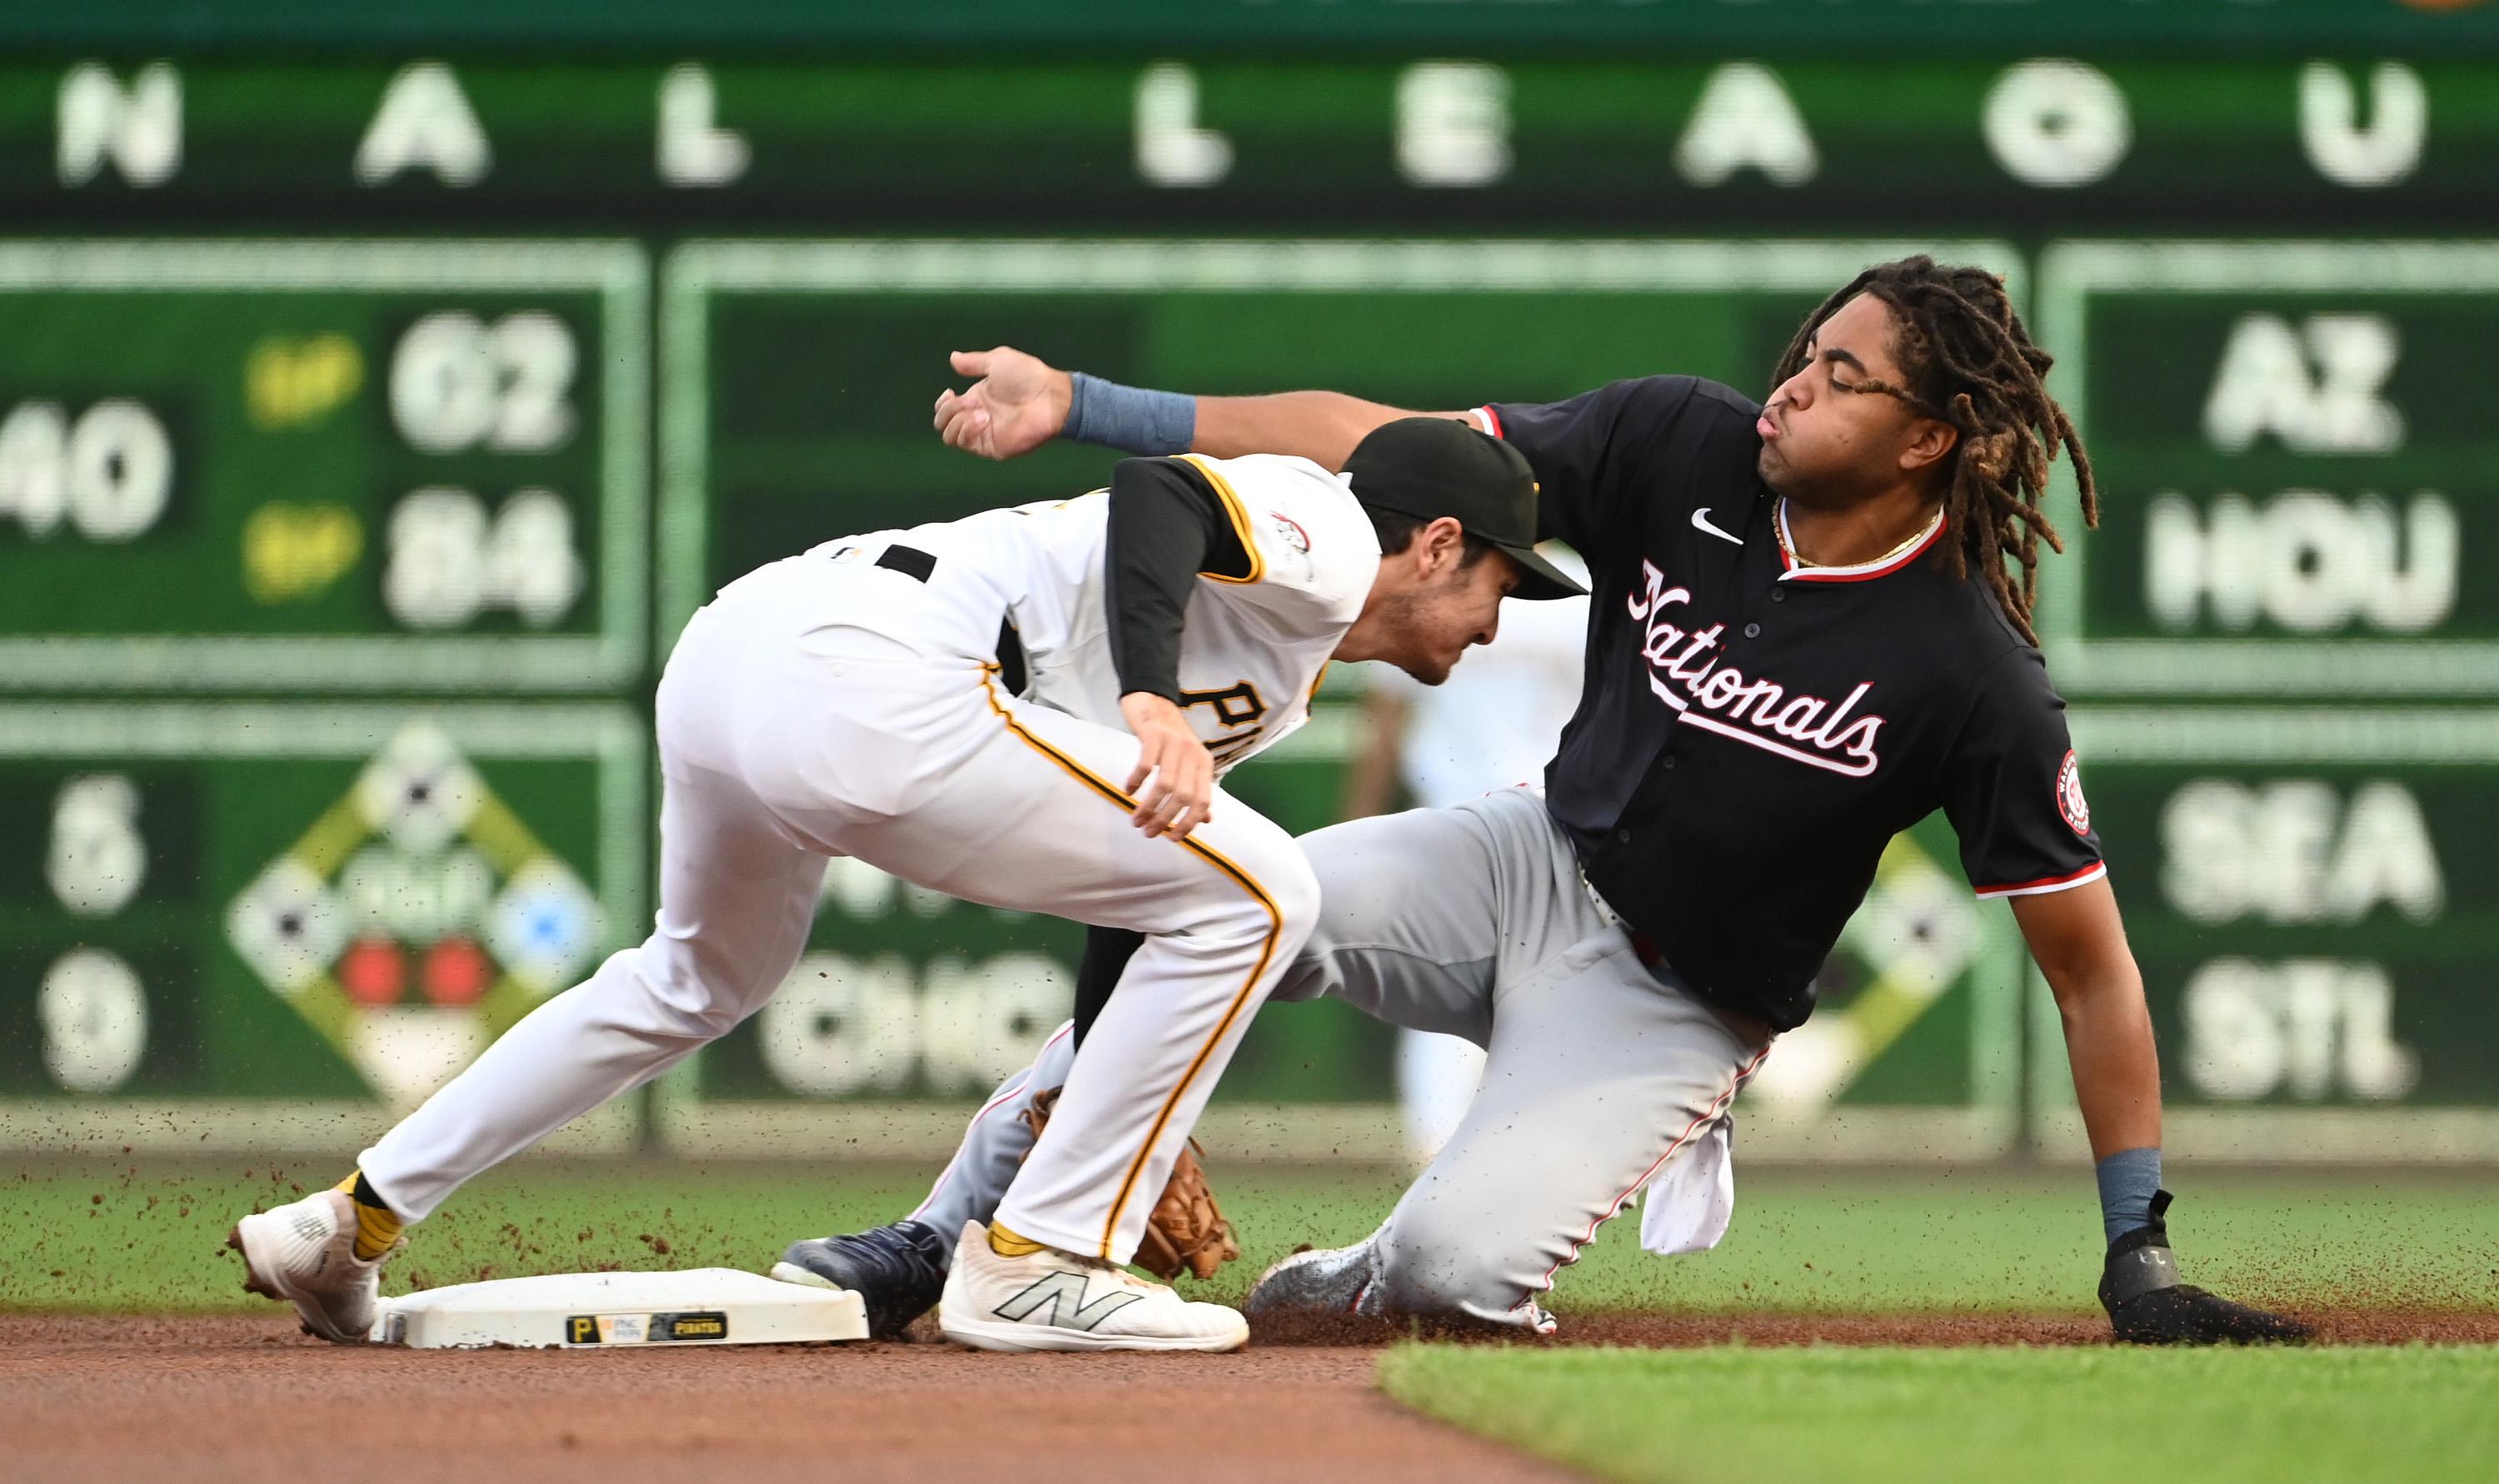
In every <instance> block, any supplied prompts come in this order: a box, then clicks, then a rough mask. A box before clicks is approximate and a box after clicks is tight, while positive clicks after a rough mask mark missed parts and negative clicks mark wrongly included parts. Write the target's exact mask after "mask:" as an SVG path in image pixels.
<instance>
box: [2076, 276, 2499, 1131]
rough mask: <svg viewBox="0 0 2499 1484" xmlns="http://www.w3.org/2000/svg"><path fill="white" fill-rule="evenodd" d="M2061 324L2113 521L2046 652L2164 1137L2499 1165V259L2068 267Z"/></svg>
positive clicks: (2107, 516) (2087, 555) (2088, 552)
mask: <svg viewBox="0 0 2499 1484" xmlns="http://www.w3.org/2000/svg"><path fill="white" fill-rule="evenodd" d="M2037 319H2038V323H2039V326H2040V330H2041V334H2042V335H2043V337H2044V338H2045V339H2046V342H2047V343H2048V344H2049V345H2050V346H2051V347H2053V348H2054V349H2055V350H2056V351H2057V352H2058V358H2059V367H2058V376H2059V378H2060V379H2061V381H2062V386H2061V395H2062V397H2063V398H2064V401H2065V404H2066V407H2067V409H2068V410H2069V411H2070V412H2072V414H2073V415H2074V417H2075V420H2076V423H2077V424H2078V426H2079V427H2080V429H2081V431H2082V434H2083V436H2084V437H2085V438H2086V439H2087V440H2088V443H2089V446H2090V449H2091V452H2092V457H2093V468H2094V470H2095V472H2096V475H2097V481H2098V485H2099V494H2100V507H2101V529H2100V530H2099V531H2097V532H2092V533H2090V534H2084V535H2080V536H2079V537H2078V538H2077V539H2076V540H2075V541H2074V542H2073V548H2074V549H2073V550H2072V552H2071V553H2070V554H2069V555H2067V556H2066V557H2064V558H2063V559H2061V560H2053V561H2051V562H2050V563H2049V565H2048V572H2047V575H2046V577H2045V579H2044V580H2043V583H2042V604H2041V620H2042V623H2041V628H2042V630H2043V632H2044V633H2045V634H2046V635H2047V637H2048V641H2049V662H2050V667H2051V669H2052V671H2053V673H2054V674H2055V675H2056V676H2057V678H2058V680H2059V683H2060V684H2061V686H2062V687H2063V688H2064V690H2065V691H2066V693H2067V694H2069V695H2073V696H2075V697H2077V699H2078V701H2079V702H2081V710H2080V711H2079V712H2078V714H2077V717H2076V728H2075V734H2076V748H2077V751H2078V752H2079V754H2080V755H2081V758H2082V767H2083V777H2084V779H2085V782H2086V786H2087V790H2088V792H2089V796H2090V797H2091V798H2092V800H2093V802H2094V805H2095V808H2096V825H2097V828H2098V830H2099V834H2100V838H2101V840H2102V841H2103V843H2104V844H2105V845H2106V848H2107V851H2108V856H2109V862H2110V881H2111V883H2112V884H2113V886H2114V888H2115V890H2116V892H2117V895H2118V900H2119V902H2120V904H2121V905H2122V906H2123V907H2124V909H2125V911H2126V923H2127V927H2128V930H2129V933H2130V935H2131V937H2132V939H2133V942H2134V945H2135V949H2136V952H2137V955H2138V957H2139V958H2140V960H2141V962H2142V967H2143V971H2144V978H2145V987H2146V990H2147V992H2148V993H2149V995H2150V997H2151V1003H2152V1010H2153V1016H2154V1020H2155V1023H2156V1025H2157V1026H2158V1029H2159V1031H2160V1036H2161V1045H2162V1048H2163V1062H2164V1066H2163V1072H2164V1076H2165V1079H2166V1082H2167V1087H2168V1094H2169V1097H2170V1099H2171V1101H2172V1103H2173V1105H2174V1106H2175V1107H2176V1109H2177V1110H2178V1111H2177V1112H2176V1113H2174V1114H2173V1115H2172V1118H2171V1121H2170V1141H2171V1143H2172V1144H2173V1145H2176V1146H2178V1147H2181V1148H2187V1149H2192V1150H2200V1151H2206V1152H2220V1153H2224V1154H2230V1155H2238V1156H2244V1157H2251V1158H2285V1157H2314V1158H2354V1159H2358V1158H2379V1157H2391V1156H2393V1155H2394V1154H2396V1153H2398V1152H2401V1153H2404V1154H2407V1155H2408V1156H2410V1157H2419V1158H2433V1157H2436V1158H2456V1157H2473V1158H2483V1159H2487V1158H2491V1157H2494V1156H2499V1114H2494V1113H2492V1112H2491V1107H2492V1104H2493V1103H2494V1101H2499V1097H2494V1080H2493V1074H2492V1068H2493V1067H2494V1066H2499V1014H2495V1013H2494V1010H2493V1008H2492V1004H2491V1002H2490V1001H2489V999H2488V997H2487V995H2486V994H2485V992H2484V990H2485V987H2486V986H2485V984H2484V981H2485V980H2486V978H2487V969H2488V966H2489V964H2490V963H2491V962H2492V955H2493V952H2494V951H2499V934H2494V924H2499V917H2494V909H2495V908H2499V852H2494V851H2493V850H2492V849H2491V847H2490V843H2489V841H2488V840H2487V839H2486V838H2485V835H2486V832H2487V831H2486V826H2487V823H2488V822H2489V821H2490V820H2491V819H2493V818H2494V817H2499V807H2494V806H2499V767H2494V764H2499V752H2494V751H2493V739H2494V738H2499V708H2493V709H2456V706H2457V703H2459V702H2475V701H2478V702H2480V703H2482V705H2483V706H2484V707H2487V706H2488V705H2489V703H2490V702H2491V701H2492V700H2493V699H2494V698H2499V590H2494V589H2493V587H2492V586H2491V585H2490V584H2489V583H2487V582H2479V581H2476V580H2475V579H2474V578H2473V576H2472V573H2473V572H2474V571H2476V570H2478V569H2479V568H2480V566H2481V565H2483V564H2485V563H2487V562H2488V561H2489V560H2490V559H2491V557H2492V556H2493V554H2494V553H2499V428H2494V426H2493V424H2492V422H2491V419H2490V417H2489V415H2488V408H2487V405H2486V399H2483V398H2480V397H2477V396H2476V395H2475V393H2474V392H2473V391H2472V388H2474V387H2476V386H2478V385H2479V384H2480V382H2481V380H2482V371H2481V362H2482V360H2483V355H2484V347H2485V345H2486V344H2487V343H2488V342H2489V341H2490V339H2491V338H2492V336H2493V334H2494V332H2499V244H2494V243H2483V242H2370V243H2356V242H2067V243H2058V244H2053V245H2051V246H2050V247H2049V248H2048V249H2047V250H2046V251H2045V252H2043V253H2042V254H2041V255H2040V259H2039V291H2038V314H2037ZM2070 489H2071V487H2070V484H2068V485H2067V486H2066V499H2065V500H2064V503H2063V506H2062V508H2061V510H2060V511H2059V512H2058V516H2057V518H2058V521H2059V524H2060V526H2061V528H2062V529H2063V530H2065V531H2066V532H2068V533H2069V534H2070V533H2073V532H2077V530H2078V528H2079V525H2080V520H2079V513H2078V512H2077V511H2076V510H2075V509H2074V507H2073V504H2072V501H2071V493H2070ZM2156 701H2157V702H2158V703H2159V706H2158V707H2156V706H2154V705H2152V704H2150V703H2152V702H2156ZM2249 702H2263V703H2265V704H2262V705H2251V704H2248V703H2249ZM2121 703H2125V704H2121ZM2032 1046H2033V1048H2034V1050H2035V1052H2036V1054H2035V1055H2034V1057H2033V1060H2032V1063H2031V1066H2032V1072H2033V1076H2034V1081H2035V1083H2036V1085H2037V1086H2038V1088H2039V1089H2040V1096H2041V1097H2042V1099H2043V1100H2044V1102H2043V1106H2044V1107H2046V1108H2048V1109H2050V1110H2051V1113H2052V1115H2051V1116H2050V1117H2048V1118H2047V1119H2045V1120H2043V1122H2042V1124H2041V1127H2040V1133H2041V1136H2042V1138H2043V1140H2044V1141H2045V1143H2044V1145H2043V1147H2046V1148H2049V1149H2052V1150H2054V1151H2056V1152H2060V1153H2068V1154H2070V1153H2072V1152H2075V1151H2076V1150H2078V1149H2079V1148H2080V1146H2081V1145H2080V1142H2079V1139H2078V1138H2077V1137H2075V1136H2074V1135H2073V1132H2072V1128H2071V1125H2070V1113H2069V1110H2070V1106H2071V1091H2070V1088H2068V1087H2064V1086H2062V1085H2061V1076H2062V1069H2061V1061H2060V1059H2059V1058H2058V1057H2057V1056H2056V1055H2055V1054H2054V1053H2055V1050H2056V1046H2057V1042H2056V1039H2055V1033H2054V1029H2053V1022H2042V1024H2041V1026H2040V1027H2039V1032H2038V1034H2037V1035H2035V1036H2034V1038H2033V1041H2032Z"/></svg>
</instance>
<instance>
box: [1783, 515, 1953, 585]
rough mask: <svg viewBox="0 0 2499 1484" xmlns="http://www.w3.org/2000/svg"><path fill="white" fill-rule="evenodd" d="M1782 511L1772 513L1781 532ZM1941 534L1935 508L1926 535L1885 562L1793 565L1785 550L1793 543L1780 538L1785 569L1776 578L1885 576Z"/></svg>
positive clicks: (1805, 579) (1862, 578)
mask: <svg viewBox="0 0 2499 1484" xmlns="http://www.w3.org/2000/svg"><path fill="white" fill-rule="evenodd" d="M1785 515H1786V512H1784V511H1779V512H1774V514H1773V516H1772V518H1773V519H1775V520H1778V521H1779V530H1780V532H1781V534H1785V533H1786V531H1787V523H1786V519H1785ZM1943 535H1944V518H1943V514H1942V512H1940V511H1938V512H1936V515H1935V523H1934V525H1932V526H1931V527H1929V528H1928V529H1927V533H1926V535H1925V536H1924V537H1923V538H1922V539H1920V540H1919V542H1918V544H1917V545H1915V546H1912V547H1910V548H1909V549H1908V550H1907V551H1904V552H1902V553H1900V554H1899V556H1897V557H1894V558H1892V559H1891V560H1890V561H1888V562H1865V563H1860V564H1858V565H1855V566H1799V565H1797V562H1796V558H1795V557H1793V556H1791V555H1789V551H1788V548H1789V547H1790V546H1792V545H1794V544H1795V543H1794V542H1793V541H1792V540H1791V541H1786V542H1782V543H1781V544H1780V546H1779V561H1780V562H1781V563H1782V564H1783V565H1785V566H1786V567H1787V570H1786V571H1784V572H1781V573H1780V574H1779V581H1781V582H1870V581H1872V580H1873V579H1875V578H1877V577H1883V576H1888V575H1890V574H1891V573H1893V572H1897V571H1899V569H1900V568H1902V567H1904V566H1907V565H1909V564H1910V563H1912V562H1915V561H1917V560H1918V559H1919V558H1920V557H1923V556H1925V555H1926V554H1927V553H1928V552H1930V551H1931V550H1933V549H1934V544H1935V543H1936V542H1937V541H1940V540H1942V539H1943Z"/></svg>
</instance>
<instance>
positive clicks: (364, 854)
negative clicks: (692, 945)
mask: <svg viewBox="0 0 2499 1484" xmlns="http://www.w3.org/2000/svg"><path fill="white" fill-rule="evenodd" d="M605 930H606V928H605V923H604V921H603V920H602V919H601V915H600V909H599V903H598V901H597V899H595V898H594V897H592V895H591V894H590V891H589V888H587V887H584V886H583V885H582V882H581V878H580V877H579V876H577V875H575V874H574V873H573V870H572V868H571V867H570V866H568V865H567V864H566V863H565V862H564V861H563V860H562V859H561V858H559V857H558V856H557V855H555V854H554V853H553V852H551V851H549V850H548V849H547V848H546V846H545V845H543V844H541V843H540V842H539V841H538V838H537V837H536V836H535V834H533V833H532V832H531V831H530V828H529V826H528V825H526V824H524V823H521V820H520V818H519V817H518V816H517V815H515V814H514V813H513V812H512V811H511V810H510V809H509V808H508V807H506V806H505V805H504V804H503V801H502V800H501V799H499V798H497V797H496V796H495V794H494V791H493V790H490V789H488V788H487V787H486V784H485V781H484V780H483V779H482V778H480V777H479V776H478V774H477V771H476V769H474V768H473V767H471V766H470V764H469V762H468V759H466V758H463V757H462V756H461V755H460V752H459V750H458V748H456V747H455V746H454V745H453V744H452V742H451V739H450V738H449V737H448V736H446V735H444V733H443V732H442V731H441V730H440V729H439V728H438V727H436V726H431V725H429V724H426V723H423V722H419V723H415V724H413V725H410V726H406V727H404V728H402V729H401V730H400V732H399V733H398V734H397V735H396V736H394V737H392V738H391V740H390V741H389V743H388V744H387V745H385V746H384V747H383V748H382V750H381V751H380V752H379V753H378V754H377V755H375V756H374V758H373V760H372V761H370V762H368V763H367V764H366V765H365V767H364V770H363V772H362V773H361V774H360V775H359V776H358V778H357V779H356V782H355V784H354V785H353V786H352V787H351V788H349V789H348V790H347V792H346V795H345V796H344V797H342V798H341V799H340V800H339V801H338V802H337V803H335V804H333V805H331V806H330V808H329V809H328V810H327V811H325V812H324V813H323V814H322V815H321V817H320V818H319V819H317V820H314V821H313V822H312V823H311V824H310V825H309V826H308V828H307V829H306V830H305V831H304V833H303V835H302V836H301V837H300V838H298V839H297V840H296V842H295V843H294V845H292V846H290V847H289V848H288V849H287V851H286V852H285V854H283V855H279V856H278V857H277V858H276V860H273V861H271V862H270V863H269V864H268V865H267V866H266V867H264V868H263V869H262V870H261V873H260V875H259V876H258V877H256V878H255V879H254V880H253V881H252V884H251V885H250V886H249V887H245V888H244V889H243V892H242V894H241V895H239V896H237V897H236V898H235V900H234V902H233V904H232V906H230V907H229V908H228V909H227V912H226V938H227V941H228V942H229V943H231V944H232V945H233V946H234V950H235V952H236V954H237V955H238V956H240V957H241V958H242V959H243V963H244V964H245V965H246V966H248V967H249V968H250V970H251V972H252V974H253V975H254V976H255V977H256V978H258V979H259V980H260V982H261V983H262V984H266V985H267V986H268V987H269V989H270V991H271V992H272V993H274V994H276V996H277V997H278V998H279V999H281V1000H284V1001H285V1002H286V1003H287V1004H288V1005H289V1006H291V1007H293V1008H294V1010H295V1011H296V1013H297V1014H298V1015H301V1016H303V1017H304V1019H305V1021H306V1022H307V1023H308V1024H309V1025H310V1026H311V1027H312V1028H313V1029H314V1030H315V1031H317V1032H318V1033H319V1034H320V1036H321V1038H322V1039H323V1040H324V1041H327V1042H328V1043H329V1044H330V1046H331V1047H332V1048H334V1049H335V1050H337V1051H338V1053H339V1054H340V1056H341V1057H342V1058H344V1059H345V1060H346V1062H347V1063H348V1064H349V1065H350V1066H352V1067H354V1068H355V1069H356V1070H357V1072H358V1073H360V1074H361V1075H362V1076H363V1077H364V1079H365V1081H367V1082H368V1083H369V1084H371V1086H372V1087H373V1090H374V1092H376V1093H378V1094H380V1095H381V1096H382V1097H383V1098H384V1099H385V1100H387V1101H389V1102H390V1103H392V1104H394V1105H397V1106H402V1107H408V1106H413V1105H414V1104H416V1103H417V1102H420V1101H422V1100H423V1099H424V1098H425V1097H426V1096H427V1095H429V1094H430V1093H432V1092H433V1091H434V1089H435V1088H437V1087H438V1086H440V1085H441V1084H442V1083H443V1082H445V1081H449V1080H450V1079H451V1077H452V1076H453V1075H454V1074H456V1073H457V1072H459V1070H460V1069H461V1068H462V1067H465V1066H467V1065H468V1064H469V1062H470V1061H471V1059H472V1058H473V1057H475V1056H476V1054H477V1053H478V1052H479V1051H482V1050H484V1049H485V1048H486V1046H487V1044H488V1043H489V1042H491V1041H493V1040H494V1038H495V1037H497V1036H499V1035H501V1034H502V1033H503V1031H504V1030H505V1029H506V1028H507V1027H509V1026H510V1025H511V1024H512V1022H514V1021H516V1020H518V1019H519V1018H520V1017H521V1016H525V1015H527V1014H529V1012H530V1011H532V1010H533V1009H535V1008H536V1006H537V1004H538V1002H539V1001H541V1000H544V999H545V998H546V997H547V996H549V995H551V994H553V993H555V992H556V991H557V990H559V989H563V988H566V987H568V985H570V984H572V983H573V982H574V980H575V979H576V978H578V977H579V975H580V972H581V971H582V970H583V969H584V968H585V967H587V966H588V965H589V963H590V962H591V960H592V959H593V957H594V956H595V955H596V954H597V952H598V950H599V947H600V941H601V939H602V938H603V937H604V935H605Z"/></svg>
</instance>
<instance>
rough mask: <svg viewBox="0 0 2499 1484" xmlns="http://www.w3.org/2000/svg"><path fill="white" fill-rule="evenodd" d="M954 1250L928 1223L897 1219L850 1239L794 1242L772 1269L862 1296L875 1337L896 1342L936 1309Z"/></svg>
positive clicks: (789, 1278)
mask: <svg viewBox="0 0 2499 1484" xmlns="http://www.w3.org/2000/svg"><path fill="white" fill-rule="evenodd" d="M952 1248H953V1243H951V1242H947V1241H946V1240H945V1239H944V1238H942V1237H940V1236H938V1235H937V1231H936V1229H935V1228H934V1227H931V1226H929V1225H927V1224H926V1223H925V1222H920V1221H896V1222H894V1223H893V1224H892V1225H891V1226H877V1227H870V1228H868V1229H867V1230H866V1231H864V1232H858V1233H854V1234H853V1235H851V1236H848V1237H814V1238H810V1239H808V1240H807V1241H805V1242H792V1243H790V1250H788V1251H786V1252H784V1253H782V1254H781V1260H780V1261H779V1262H777V1263H774V1264H773V1265H772V1276H774V1277H776V1278H779V1279H780V1280H781V1281H782V1282H785V1283H804V1284H806V1285H807V1286H809V1287H811V1288H844V1289H848V1290H850V1291H851V1292H852V1293H855V1294H858V1295H859V1296H860V1302H861V1303H863V1304H865V1305H866V1306H867V1330H868V1335H869V1336H870V1338H872V1339H895V1338H897V1337H899V1336H900V1335H901V1334H902V1332H903V1331H904V1330H906V1329H909V1328H910V1327H911V1321H912V1320H914V1319H917V1318H919V1317H920V1316H921V1315H922V1314H925V1313H926V1312H928V1311H929V1310H930V1309H932V1308H934V1307H937V1299H938V1296H939V1295H941V1294H943V1293H944V1292H945V1291H946V1259H947V1258H948V1257H949V1256H950V1255H951V1254H952Z"/></svg>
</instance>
